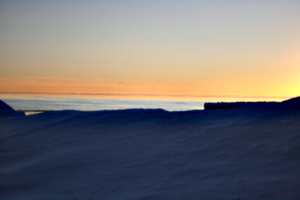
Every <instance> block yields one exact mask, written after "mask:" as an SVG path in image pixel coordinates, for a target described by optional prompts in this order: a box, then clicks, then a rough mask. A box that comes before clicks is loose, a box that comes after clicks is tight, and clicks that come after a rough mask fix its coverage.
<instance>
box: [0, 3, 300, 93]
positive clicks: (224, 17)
mask: <svg viewBox="0 0 300 200" xmlns="http://www.w3.org/2000/svg"><path fill="white" fill-rule="evenodd" d="M299 11H300V3H299V2H298V1H293V0H291V1H288V2H284V1H279V0H274V1H266V2H261V1H258V0H254V1H251V2H237V1H234V0H228V1H221V0H216V1H212V2H207V1H201V0H199V1H193V0H187V1H178V0H174V1H172V2H170V1H156V0H154V1H151V3H150V2H141V1H137V0H128V1H119V0H112V1H99V2H96V1H90V0H88V1H85V2H78V1H70V0H66V1H63V2H60V1H52V2H46V1H45V2H44V1H43V2H41V1H35V0H29V1H26V2H23V1H12V2H11V1H4V2H0V27H1V34H0V44H1V47H0V92H36V93H105V94H155V95H195V96H201V95H215V96H235V95H236V96H263V97H268V96H269V97H271V96H281V97H294V96H299V92H300V38H299V35H300V27H299V24H300V12H299Z"/></svg>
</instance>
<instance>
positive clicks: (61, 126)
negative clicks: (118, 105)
mask: <svg viewBox="0 0 300 200" xmlns="http://www.w3.org/2000/svg"><path fill="white" fill-rule="evenodd" d="M297 106H298V107H297ZM299 121H300V109H299V99H296V100H293V101H286V102H283V103H280V104H278V105H277V104H276V105H272V106H264V107H261V106H253V107H251V106H250V107H243V108H238V109H231V110H230V109H229V110H210V111H209V110H203V111H187V112H167V111H164V110H143V109H133V110H119V111H95V112H79V111H59V112H46V113H42V114H36V115H31V116H21V117H20V116H16V117H9V118H8V117H5V118H0V127H2V128H1V130H0V131H1V132H0V135H1V136H2V137H1V139H0V141H1V145H0V159H1V160H0V163H1V167H0V187H1V190H0V192H1V199H102V200H106V199H128V200H129V199H130V200H131V199H133V200H137V199H163V200H168V199H172V200H173V199H213V200H215V199H224V200H226V199H228V200H229V199H230V200H233V199H241V200H248V199H249V200H250V199H251V200H253V199H256V200H259V199H275V200H276V199H278V200H279V199H280V200H282V199H295V200H296V199H299V197H300V190H299V188H300V179H299V177H300V174H299V169H300V161H299V156H300V153H299V152H300V137H299V134H300V123H299Z"/></svg>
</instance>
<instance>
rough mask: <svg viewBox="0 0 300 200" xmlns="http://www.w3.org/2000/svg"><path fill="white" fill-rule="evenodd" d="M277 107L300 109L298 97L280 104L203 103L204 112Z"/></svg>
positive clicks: (264, 102) (299, 98)
mask: <svg viewBox="0 0 300 200" xmlns="http://www.w3.org/2000/svg"><path fill="white" fill-rule="evenodd" d="M272 105H277V106H280V107H284V108H295V109H296V108H297V109H299V108H300V97H295V98H291V99H288V100H285V101H282V102H281V103H278V102H266V101H263V102H218V103H205V104H204V110H218V109H234V108H242V107H246V106H247V107H248V106H259V107H265V106H272Z"/></svg>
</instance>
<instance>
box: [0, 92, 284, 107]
mask: <svg viewBox="0 0 300 200" xmlns="http://www.w3.org/2000/svg"><path fill="white" fill-rule="evenodd" d="M138 97H139V98H140V96H138ZM134 98H135V97H134V96H130V98H128V97H126V96H124V95H120V96H118V95H115V96H113V97H111V96H110V97H109V98H107V96H105V95H102V96H93V97H92V98H91V97H88V96H80V95H69V96H64V95H62V96H50V95H24V94H22V95H15V94H14V95H5V94H0V99H1V100H3V101H4V102H6V103H7V104H9V105H10V106H11V107H13V108H14V109H15V110H26V111H36V110H39V111H40V110H82V111H95V110H119V109H132V108H143V109H164V110H167V111H186V110H201V109H203V108H204V103H205V102H217V101H218V100H217V99H220V98H205V97H203V98H194V99H189V100H186V99H180V98H178V99H176V98H175V100H174V99H172V100H170V99H165V100H145V99H134ZM237 100H238V101H245V99H237ZM247 100H248V101H249V99H247ZM264 100H265V99H257V98H256V99H250V101H264ZM270 100H271V99H270ZM272 100H274V99H272ZM280 100H281V99H277V101H280ZM219 101H225V102H226V101H227V102H228V101H234V99H232V98H222V99H220V100H219Z"/></svg>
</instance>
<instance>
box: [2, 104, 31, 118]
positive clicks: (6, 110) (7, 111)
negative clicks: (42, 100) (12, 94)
mask: <svg viewBox="0 0 300 200" xmlns="http://www.w3.org/2000/svg"><path fill="white" fill-rule="evenodd" d="M23 115H25V114H24V113H22V112H17V111H15V110H14V109H13V108H12V107H10V106H9V105H7V104H6V103H5V102H3V101H2V100H0V117H6V116H23Z"/></svg>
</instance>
